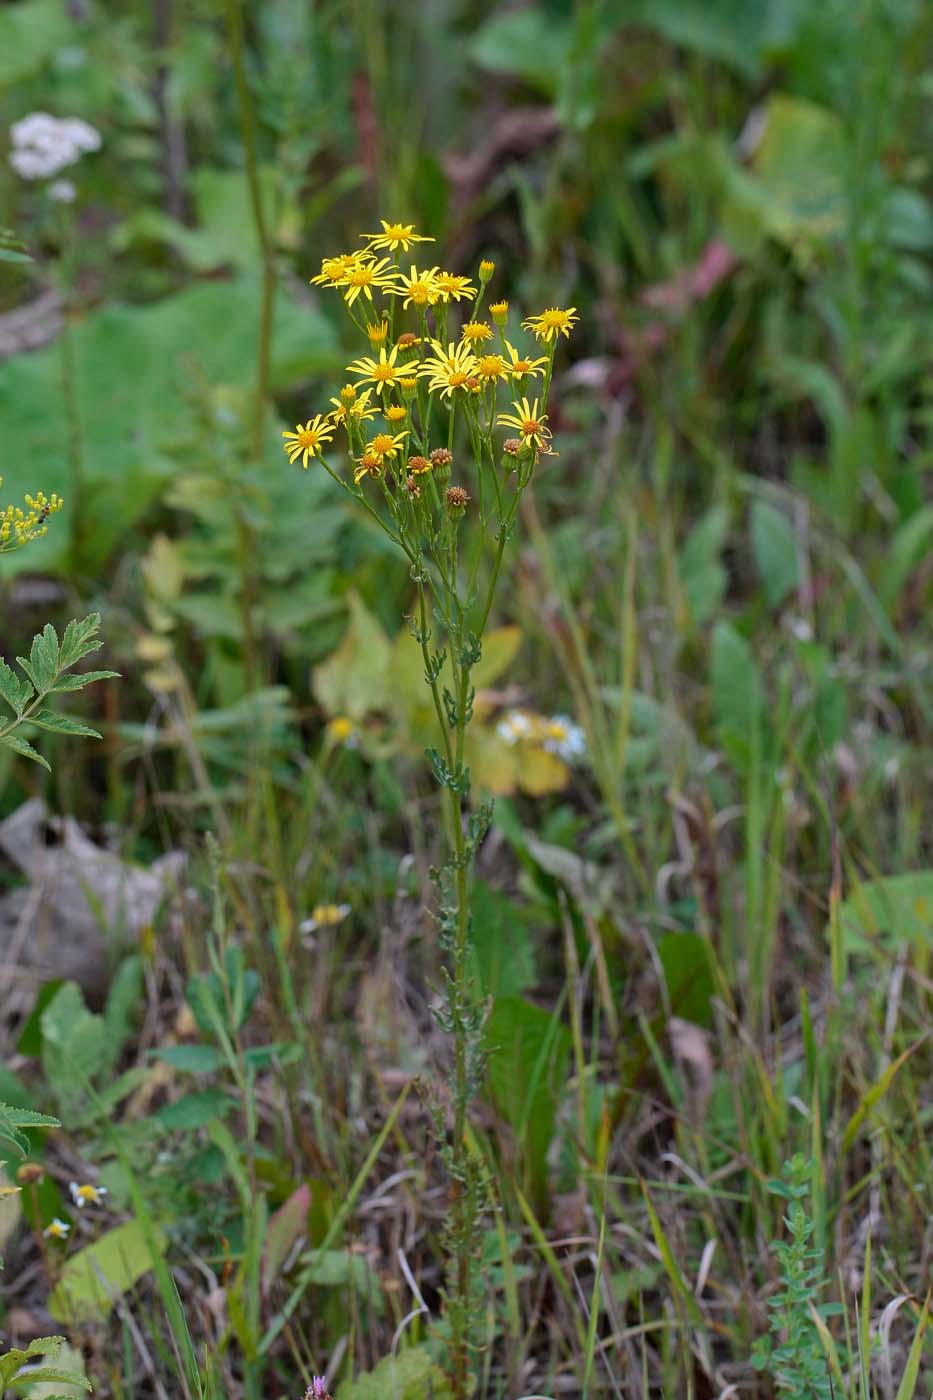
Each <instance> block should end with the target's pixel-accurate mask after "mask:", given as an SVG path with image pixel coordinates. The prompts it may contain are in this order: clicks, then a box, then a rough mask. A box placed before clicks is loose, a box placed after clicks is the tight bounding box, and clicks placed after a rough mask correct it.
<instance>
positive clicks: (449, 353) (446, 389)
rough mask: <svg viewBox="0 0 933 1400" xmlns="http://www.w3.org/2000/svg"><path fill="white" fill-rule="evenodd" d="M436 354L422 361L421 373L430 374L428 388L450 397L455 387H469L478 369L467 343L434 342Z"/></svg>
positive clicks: (442, 395) (443, 396) (442, 396)
mask: <svg viewBox="0 0 933 1400" xmlns="http://www.w3.org/2000/svg"><path fill="white" fill-rule="evenodd" d="M433 345H434V348H435V350H436V351H437V354H436V355H433V356H431V357H430V358H429V359H427V360H424V361H423V362H422V365H421V368H420V370H419V371H418V372H419V374H422V375H426V376H428V389H429V390H430V391H431V393H433V392H434V390H435V389H437V390H439V391H440V395H441V398H447V399H449V398H450V396H451V394H452V393H453V392H454V390H455V389H469V388H470V384H469V380H470V379H471V378H472V377H473V375H474V372H475V370H476V356H475V355H473V354H471V353H470V350H469V349H468V348H467V346H465V345H454V344H450V345H448V347H447V349H446V351H445V350H444V347H443V346H442V345H440V344H439V343H438V341H436V340H435V341H434V342H433Z"/></svg>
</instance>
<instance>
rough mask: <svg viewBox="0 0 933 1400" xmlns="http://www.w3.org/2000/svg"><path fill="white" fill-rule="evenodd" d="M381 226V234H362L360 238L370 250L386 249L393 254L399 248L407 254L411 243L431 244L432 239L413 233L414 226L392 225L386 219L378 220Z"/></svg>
mask: <svg viewBox="0 0 933 1400" xmlns="http://www.w3.org/2000/svg"><path fill="white" fill-rule="evenodd" d="M379 222H380V223H381V224H382V232H381V233H364V234H361V235H360V236H361V237H362V238H365V239H366V242H367V243H368V244H369V246H370V248H388V250H389V252H391V253H394V252H395V250H396V248H401V249H402V251H403V252H405V253H407V252H408V249H409V248H410V246H411V244H412V243H433V242H434V239H433V238H428V237H427V236H426V235H425V234H423V233H415V226H414V224H392V223H389V222H388V221H387V220H386V219H380V220H379Z"/></svg>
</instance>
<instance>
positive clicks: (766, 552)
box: [750, 500, 798, 608]
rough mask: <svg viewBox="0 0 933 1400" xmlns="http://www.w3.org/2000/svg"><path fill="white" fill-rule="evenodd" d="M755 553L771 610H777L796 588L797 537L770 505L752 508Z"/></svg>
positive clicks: (757, 503)
mask: <svg viewBox="0 0 933 1400" xmlns="http://www.w3.org/2000/svg"><path fill="white" fill-rule="evenodd" d="M750 528H751V538H752V553H753V555H754V556H755V567H756V569H757V570H758V576H759V578H760V579H761V585H762V588H763V589H764V594H765V598H766V600H767V603H768V606H769V607H770V608H778V607H780V605H781V604H782V603H783V602H784V599H785V598H786V597H787V595H788V593H792V592H793V590H794V589H795V588H796V587H797V580H798V573H797V536H796V535H795V534H794V530H793V527H792V526H791V524H790V522H789V521H788V520H787V517H786V516H785V515H783V514H782V513H781V511H779V510H778V509H777V507H776V506H773V505H772V504H771V503H770V501H763V500H755V501H753V502H752V508H751V520H750Z"/></svg>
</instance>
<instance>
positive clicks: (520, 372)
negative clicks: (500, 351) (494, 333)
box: [505, 341, 547, 379]
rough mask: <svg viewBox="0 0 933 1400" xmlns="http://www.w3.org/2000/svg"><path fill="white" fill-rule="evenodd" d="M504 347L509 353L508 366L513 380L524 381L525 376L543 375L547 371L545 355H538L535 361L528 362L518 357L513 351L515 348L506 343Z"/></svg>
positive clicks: (520, 356) (528, 360)
mask: <svg viewBox="0 0 933 1400" xmlns="http://www.w3.org/2000/svg"><path fill="white" fill-rule="evenodd" d="M505 347H506V349H507V350H508V352H509V359H510V360H511V362H512V363H511V364H510V365H509V371H510V373H511V375H512V378H513V379H524V377H525V375H526V374H532V375H534V374H544V372H545V370H546V369H547V357H546V356H545V355H539V356H538V358H537V359H536V360H533V359H531V360H530V359H527V358H526V357H525V356H522V355H520V354H519V353H518V351H517V350H516V349H515V346H514V345H510V344H509V342H508V341H506V342H505Z"/></svg>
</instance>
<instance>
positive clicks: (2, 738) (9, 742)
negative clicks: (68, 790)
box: [0, 734, 52, 773]
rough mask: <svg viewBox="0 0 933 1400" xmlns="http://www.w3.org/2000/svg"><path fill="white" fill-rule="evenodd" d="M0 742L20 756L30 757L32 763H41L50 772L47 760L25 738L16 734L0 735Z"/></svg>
mask: <svg viewBox="0 0 933 1400" xmlns="http://www.w3.org/2000/svg"><path fill="white" fill-rule="evenodd" d="M0 744H3V745H4V746H5V747H6V748H8V749H12V750H13V752H14V753H18V754H19V756H20V758H31V759H32V761H33V763H41V764H42V767H43V768H46V769H48V771H49V772H50V773H51V771H52V769H51V766H50V765H49V762H48V760H47V759H45V758H43V757H42V755H41V753H38V752H37V751H36V750H35V749H34V748H33V746H32V744H30V743H27V741H26V740H25V739H21V738H20V737H19V735H18V734H2V735H0Z"/></svg>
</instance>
